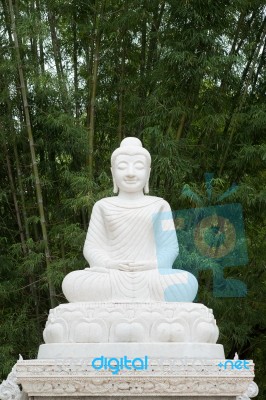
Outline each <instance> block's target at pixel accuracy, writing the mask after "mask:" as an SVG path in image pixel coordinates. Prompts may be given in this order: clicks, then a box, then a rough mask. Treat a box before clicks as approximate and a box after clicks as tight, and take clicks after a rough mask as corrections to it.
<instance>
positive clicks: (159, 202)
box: [95, 195, 169, 208]
mask: <svg viewBox="0 0 266 400" xmlns="http://www.w3.org/2000/svg"><path fill="white" fill-rule="evenodd" d="M152 204H156V206H159V207H162V206H166V207H169V204H168V203H167V201H166V200H164V199H163V198H161V197H157V196H148V195H145V196H143V198H142V199H141V200H132V201H131V200H129V201H125V200H121V199H120V198H119V196H112V197H104V198H103V199H101V200H98V201H97V202H96V203H95V207H100V208H102V207H103V208H105V207H110V206H112V205H113V206H116V207H123V208H138V207H145V206H149V205H152Z"/></svg>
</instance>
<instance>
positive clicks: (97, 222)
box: [83, 203, 110, 268]
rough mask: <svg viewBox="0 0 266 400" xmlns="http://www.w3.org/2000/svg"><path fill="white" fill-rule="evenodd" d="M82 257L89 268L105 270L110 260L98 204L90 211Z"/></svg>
mask: <svg viewBox="0 0 266 400" xmlns="http://www.w3.org/2000/svg"><path fill="white" fill-rule="evenodd" d="M83 255H84V257H85V259H86V260H87V261H88V263H89V264H90V267H91V268H93V267H103V268H107V266H108V262H109V260H110V258H109V257H108V246H107V243H106V232H105V226H104V221H103V217H102V213H101V209H100V206H99V204H98V203H95V205H94V207H93V209H92V213H91V219H90V224H89V228H88V232H87V236H86V240H85V243H84V247H83Z"/></svg>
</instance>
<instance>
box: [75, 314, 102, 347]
mask: <svg viewBox="0 0 266 400" xmlns="http://www.w3.org/2000/svg"><path fill="white" fill-rule="evenodd" d="M71 339H72V340H71V341H73V342H74V343H101V342H107V341H108V329H107V326H106V324H105V322H104V321H102V320H101V319H88V318H83V319H82V320H80V321H78V322H77V323H75V324H73V325H72V338H71Z"/></svg>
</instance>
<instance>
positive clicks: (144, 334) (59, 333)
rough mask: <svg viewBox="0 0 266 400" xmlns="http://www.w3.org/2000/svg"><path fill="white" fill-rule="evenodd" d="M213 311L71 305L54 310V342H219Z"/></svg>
mask: <svg viewBox="0 0 266 400" xmlns="http://www.w3.org/2000/svg"><path fill="white" fill-rule="evenodd" d="M218 335H219V330H218V327H217V325H216V321H215V319H214V316H213V313H212V310H210V309H209V308H207V307H205V306H204V305H203V304H198V303H181V302H180V303H178V302H169V303H168V302H154V303H136V302H135V303H129V302H128V303H110V302H109V303H108V302H106V303H100V302H90V303H69V304H60V305H59V306H58V307H56V308H54V309H52V310H50V313H49V318H48V320H47V322H46V327H45V329H44V332H43V337H44V341H45V343H47V344H50V343H128V342H131V343H132V342H135V343H160V344H161V343H167V342H176V343H216V342H217V339H218Z"/></svg>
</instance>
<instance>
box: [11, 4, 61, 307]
mask: <svg viewBox="0 0 266 400" xmlns="http://www.w3.org/2000/svg"><path fill="white" fill-rule="evenodd" d="M8 1H9V12H10V17H11V27H12V34H13V38H14V45H15V54H16V59H17V60H16V61H17V65H18V73H19V80H20V88H21V95H22V101H23V109H24V114H25V122H26V128H27V133H28V138H29V145H30V153H31V160H32V167H33V174H34V178H35V187H36V195H37V202H38V208H39V214H40V223H41V228H42V237H43V242H44V246H45V261H46V268H47V270H48V269H49V267H50V263H51V255H50V249H49V242H48V235H47V228H46V219H45V213H44V207H43V197H42V189H41V184H40V178H39V171H38V166H37V161H36V154H35V147H34V139H33V134H32V128H31V120H30V113H29V105H28V99H27V89H26V80H25V78H24V73H23V69H22V63H21V57H20V49H19V43H18V36H17V31H16V22H15V16H14V9H13V4H12V0H8ZM48 285H49V293H50V302H51V306H52V307H55V306H56V300H55V296H56V294H55V289H54V285H53V283H52V282H51V280H50V279H49V278H48Z"/></svg>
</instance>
